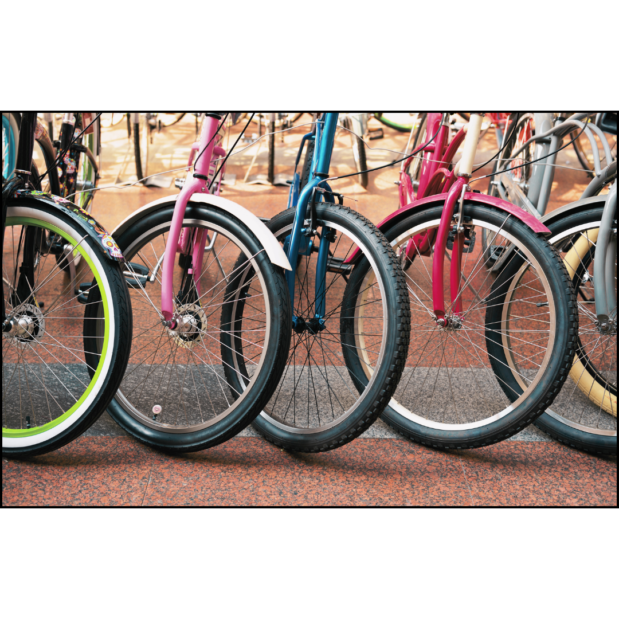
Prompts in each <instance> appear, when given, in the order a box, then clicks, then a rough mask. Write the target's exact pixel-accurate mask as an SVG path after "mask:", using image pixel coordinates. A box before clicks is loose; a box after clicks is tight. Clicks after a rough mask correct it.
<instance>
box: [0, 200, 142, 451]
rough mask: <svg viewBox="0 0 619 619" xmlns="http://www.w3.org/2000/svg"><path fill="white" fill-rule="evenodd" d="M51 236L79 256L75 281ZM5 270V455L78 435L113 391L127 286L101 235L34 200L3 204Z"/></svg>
mask: <svg viewBox="0 0 619 619" xmlns="http://www.w3.org/2000/svg"><path fill="white" fill-rule="evenodd" d="M50 237H53V238H60V239H62V243H63V244H66V245H70V246H71V247H72V248H73V251H72V252H71V253H70V254H69V255H70V259H72V260H75V259H76V257H77V256H80V258H81V262H80V266H79V268H78V269H77V273H76V280H75V281H74V282H72V281H70V280H69V278H68V276H67V275H66V274H65V272H64V271H63V270H62V269H59V268H58V267H57V265H56V260H55V258H54V256H53V255H52V253H53V247H50V246H49V245H48V244H47V243H46V239H49V238H50ZM2 273H3V277H2V281H3V295H4V300H5V302H6V306H7V317H8V319H9V320H11V321H13V324H14V327H13V328H12V329H11V330H10V331H8V332H5V333H3V335H2V454H3V455H5V456H11V457H17V456H35V455H39V454H44V453H47V452H49V451H52V450H54V449H58V448H59V447H61V446H62V445H65V444H67V443H69V442H70V441H71V440H73V439H74V438H76V437H78V436H80V434H82V433H83V432H84V431H85V430H87V429H88V428H89V427H90V425H92V424H93V423H94V422H95V421H96V420H97V419H98V417H99V415H101V413H103V411H104V410H105V408H106V407H107V405H108V404H109V402H110V400H111V399H112V397H113V395H114V393H115V392H116V389H117V387H118V384H119V382H120V378H121V376H122V374H123V373H124V370H125V367H126V365H127V360H128V357H129V342H130V340H131V329H132V323H131V313H130V311H129V294H128V291H127V286H126V284H125V281H124V279H123V276H122V272H121V269H120V265H119V264H118V263H114V262H111V261H110V260H109V259H108V258H107V257H106V255H105V252H104V250H103V248H102V247H101V245H99V243H97V242H96V241H94V240H92V239H91V238H90V237H89V236H85V237H84V231H83V229H82V228H81V227H79V226H77V225H76V224H75V222H74V221H73V220H72V219H71V218H70V217H69V216H68V215H65V214H64V213H61V212H59V211H57V210H55V209H54V208H53V207H50V206H48V205H46V204H43V203H41V202H38V201H34V200H27V199H20V200H19V201H15V202H14V203H13V204H11V205H9V208H8V212H7V222H6V231H5V237H4V247H3V257H2ZM71 284H75V287H73V286H72V285H71Z"/></svg>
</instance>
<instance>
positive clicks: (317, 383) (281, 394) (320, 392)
mask: <svg viewBox="0 0 619 619" xmlns="http://www.w3.org/2000/svg"><path fill="white" fill-rule="evenodd" d="M325 228H329V229H331V230H334V231H335V236H336V239H335V241H333V242H332V244H331V250H330V257H331V260H332V261H333V262H336V261H337V263H338V264H342V263H344V262H345V261H346V259H347V258H349V257H350V256H351V255H352V253H353V251H354V249H355V248H356V247H358V248H359V249H360V250H361V254H362V256H363V258H364V259H366V260H367V261H368V262H369V264H370V267H369V271H368V273H367V275H366V276H365V277H364V278H363V281H362V282H360V284H359V286H360V289H361V290H362V291H363V295H364V302H365V303H367V304H368V305H369V304H371V305H372V310H373V311H372V312H371V314H369V313H368V315H367V316H366V317H365V322H363V321H362V322H361V323H359V321H358V316H357V310H358V307H356V306H355V305H354V304H353V305H347V304H345V303H344V291H345V288H346V284H347V279H348V277H350V274H349V275H348V276H346V277H345V276H344V275H343V274H341V273H338V272H335V271H331V272H329V271H328V272H327V274H326V283H325V291H326V293H325V296H326V299H325V303H326V315H325V321H326V322H325V325H324V327H325V328H324V330H319V329H317V330H313V329H312V328H311V327H310V326H308V325H310V324H311V321H312V319H313V318H314V317H315V277H316V261H317V256H318V253H317V250H316V248H315V247H314V249H313V250H310V252H309V253H308V254H307V255H303V256H300V260H299V264H298V266H297V270H296V275H295V302H294V317H295V319H296V321H297V323H296V324H297V326H296V327H294V326H293V334H292V341H291V346H290V351H289V354H288V360H287V364H286V369H285V370H284V374H283V376H282V378H281V380H280V382H279V385H278V387H277V390H276V391H275V393H274V395H273V397H272V398H271V399H270V401H269V403H268V404H267V406H265V408H264V410H263V412H262V413H261V417H262V418H263V419H264V420H265V421H268V423H269V424H272V425H273V426H274V427H276V428H278V429H280V430H283V431H285V432H288V433H290V434H293V435H298V436H299V437H303V436H310V437H311V435H313V434H319V433H321V432H325V431H327V430H330V429H331V428H335V427H336V426H338V425H340V424H342V423H344V422H345V421H346V420H347V419H348V418H349V417H350V416H351V415H353V414H355V413H356V412H357V411H358V410H359V408H360V407H361V406H367V403H365V404H364V403H363V402H364V399H366V398H367V394H368V392H369V391H370V390H371V389H372V388H373V387H374V385H375V381H374V380H373V376H372V377H371V378H372V380H370V381H368V380H366V379H365V376H364V375H363V374H361V373H357V374H355V370H352V371H349V369H347V366H346V361H345V358H344V353H343V349H344V347H345V346H346V343H345V336H344V334H343V331H344V330H345V329H347V328H348V329H349V328H350V326H351V325H354V327H353V328H354V330H355V331H356V332H358V333H359V339H360V344H359V346H360V347H361V348H362V349H363V352H364V357H363V360H364V362H365V363H367V364H368V365H370V366H371V368H372V375H373V374H374V372H373V370H374V369H376V368H377V367H378V366H380V365H381V364H383V363H384V362H385V350H386V349H385V341H386V339H387V333H388V330H389V328H390V316H389V311H388V308H387V301H386V296H385V287H384V282H383V281H382V279H381V278H380V277H377V276H376V272H377V267H376V263H375V261H374V258H373V257H372V256H371V254H370V252H369V249H368V247H367V244H366V242H365V241H364V239H362V238H360V237H359V236H357V235H355V234H354V233H352V232H351V231H350V230H348V229H347V228H346V226H345V225H342V223H338V222H336V221H333V220H331V219H321V218H319V219H318V222H317V231H318V235H322V234H323V233H324V231H325ZM291 230H292V223H289V224H287V225H285V226H283V227H282V228H280V229H278V230H277V231H274V234H275V236H276V237H277V238H278V240H280V242H282V243H285V241H286V238H287V237H288V236H289V234H290V232H291ZM318 235H317V236H316V237H315V238H314V239H313V243H314V245H318V244H319V238H318Z"/></svg>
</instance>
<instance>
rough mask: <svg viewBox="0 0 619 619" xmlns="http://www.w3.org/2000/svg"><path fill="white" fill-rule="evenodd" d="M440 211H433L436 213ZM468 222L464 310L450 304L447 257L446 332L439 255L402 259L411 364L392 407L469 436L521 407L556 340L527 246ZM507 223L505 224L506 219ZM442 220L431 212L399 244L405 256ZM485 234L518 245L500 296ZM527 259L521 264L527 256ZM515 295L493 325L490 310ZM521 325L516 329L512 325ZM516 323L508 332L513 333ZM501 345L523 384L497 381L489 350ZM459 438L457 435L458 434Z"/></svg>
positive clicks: (548, 302)
mask: <svg viewBox="0 0 619 619" xmlns="http://www.w3.org/2000/svg"><path fill="white" fill-rule="evenodd" d="M433 212H434V211H433ZM467 219H468V218H465V220H466V221H465V223H464V227H465V230H466V231H467V232H466V235H467V236H468V240H469V243H470V244H469V247H468V248H467V250H468V253H464V254H463V256H462V268H461V277H460V286H461V292H460V294H459V295H458V297H457V298H458V299H460V301H461V303H462V312H461V314H458V313H457V312H456V311H455V308H454V307H453V304H452V303H451V302H450V293H449V290H450V280H449V275H450V274H449V270H450V265H451V259H452V257H453V250H452V249H449V248H448V249H447V250H446V256H445V280H444V290H445V291H446V308H447V309H446V317H447V321H448V326H447V328H442V327H439V326H437V324H436V320H435V316H434V312H433V301H432V276H431V274H432V262H433V258H434V255H433V254H426V255H424V254H422V253H421V252H420V251H419V249H417V250H416V252H415V254H414V256H413V259H412V261H411V260H410V259H409V258H407V257H406V258H403V261H404V262H405V264H406V265H407V266H408V268H407V269H406V270H405V275H406V281H407V284H408V287H409V296H410V302H411V344H410V349H409V355H408V359H407V365H406V368H405V370H404V373H403V376H402V379H401V381H400V385H399V386H398V389H397V390H396V393H395V395H394V397H393V399H392V401H391V402H390V407H391V409H392V410H393V411H395V412H396V413H397V414H399V415H401V416H402V417H404V418H405V419H407V420H409V421H411V422H413V423H415V424H418V425H419V426H420V427H422V428H423V427H425V428H428V429H432V430H440V431H448V432H452V433H466V432H469V431H475V430H478V429H480V428H483V427H484V426H489V425H491V424H493V423H495V422H497V421H499V420H501V419H503V418H505V417H507V416H508V415H510V414H511V413H512V411H514V410H515V409H517V408H518V407H519V406H520V405H521V404H523V403H524V402H525V401H526V400H527V398H528V397H529V395H530V394H531V393H532V392H533V390H534V389H535V388H536V387H537V385H538V384H539V383H540V381H541V380H542V378H543V377H544V373H545V371H546V368H547V367H548V364H549V361H550V358H551V354H552V350H553V343H554V339H555V336H554V329H555V327H556V315H555V311H554V309H555V308H554V298H553V296H552V294H551V292H550V286H549V283H548V280H547V277H546V274H545V273H544V271H543V270H542V269H541V267H540V265H539V262H538V261H537V259H536V258H535V256H534V255H533V253H532V252H531V251H530V249H529V248H528V247H526V246H525V244H524V243H523V242H522V241H521V240H519V239H517V238H516V237H515V236H514V235H512V234H511V233H509V232H507V231H506V230H505V228H504V227H503V226H502V225H500V224H498V223H492V222H490V221H487V220H486V219H485V218H483V217H481V216H476V215H472V218H470V219H468V220H467ZM505 221H507V220H505ZM439 223H440V216H439V215H437V216H436V217H432V216H430V215H428V217H427V219H426V220H425V221H422V222H420V223H418V224H416V225H414V226H411V228H410V229H408V230H406V231H405V232H404V233H402V234H400V235H399V236H398V237H397V238H396V239H395V240H394V241H392V245H393V247H394V248H395V249H396V253H398V254H400V255H401V254H402V252H405V251H406V247H407V244H408V241H409V239H411V238H413V237H415V236H416V235H421V234H425V233H427V232H428V231H436V230H437V229H438V225H439ZM483 229H486V230H488V231H490V232H492V233H493V234H494V235H495V237H496V238H495V242H496V243H498V244H499V245H500V246H501V247H506V248H507V247H510V246H512V245H514V246H515V247H517V248H518V252H520V253H518V252H515V251H514V252H513V255H512V258H511V259H510V261H508V263H507V265H506V267H505V268H506V269H507V268H508V265H510V264H511V265H512V266H513V271H514V272H513V274H511V275H510V277H508V278H507V279H506V281H504V282H502V284H501V286H500V287H499V288H500V289H499V290H498V291H497V290H496V289H495V287H496V278H495V276H494V275H492V274H491V272H489V271H487V270H486V269H485V267H484V256H483V251H482V250H481V247H480V245H481V243H480V242H479V240H480V237H481V232H482V230H483ZM521 256H524V257H525V259H524V261H523V259H522V257H521ZM507 289H509V290H510V292H511V303H510V304H508V306H507V311H508V314H507V315H506V316H504V317H503V319H502V320H504V321H505V322H502V321H494V322H492V324H491V325H490V326H489V325H488V321H487V313H488V311H489V310H491V309H493V308H494V307H496V306H499V305H501V306H502V303H501V301H500V295H501V294H505V290H507ZM510 320H513V321H516V322H518V325H517V326H514V325H513V324H512V323H510V322H509V321H510ZM507 325H510V329H508V328H507ZM490 339H492V340H493V341H494V345H496V346H499V347H502V348H503V349H504V354H505V355H506V356H507V357H509V358H510V359H511V360H512V362H513V370H514V373H515V374H517V375H518V379H519V381H520V382H519V383H518V384H517V385H515V386H514V385H513V384H507V383H506V381H505V380H503V379H501V378H500V377H499V376H497V374H496V372H495V370H494V368H493V362H494V363H496V362H497V358H496V355H493V354H492V353H491V352H490V350H489V346H488V341H489V340H490ZM455 435H456V434H454V436H455Z"/></svg>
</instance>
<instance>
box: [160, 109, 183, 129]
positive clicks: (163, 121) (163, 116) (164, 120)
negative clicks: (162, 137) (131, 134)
mask: <svg viewBox="0 0 619 619" xmlns="http://www.w3.org/2000/svg"><path fill="white" fill-rule="evenodd" d="M183 116H185V112H159V113H158V114H157V123H159V126H160V127H171V126H172V125H175V124H176V123H177V122H179V121H181V120H182V118H183Z"/></svg>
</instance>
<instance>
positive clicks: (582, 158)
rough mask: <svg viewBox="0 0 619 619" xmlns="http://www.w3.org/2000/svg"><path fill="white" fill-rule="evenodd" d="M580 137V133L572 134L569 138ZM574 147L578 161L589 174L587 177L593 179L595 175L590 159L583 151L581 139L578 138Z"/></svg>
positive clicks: (573, 144)
mask: <svg viewBox="0 0 619 619" xmlns="http://www.w3.org/2000/svg"><path fill="white" fill-rule="evenodd" d="M577 135H578V132H574V133H571V134H570V136H569V138H570V139H572V140H573V139H574V138H575V137H576V136H577ZM572 146H573V148H574V152H575V153H576V158H577V159H578V163H580V166H581V167H582V169H583V170H585V172H587V176H588V177H589V178H593V177H594V176H595V175H594V174H593V168H592V165H591V164H590V163H589V159H588V158H587V155H586V153H585V152H584V150H583V147H582V143H581V141H580V137H578V138H577V139H576V140H575V141H574V142H573V143H572Z"/></svg>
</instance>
